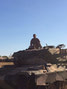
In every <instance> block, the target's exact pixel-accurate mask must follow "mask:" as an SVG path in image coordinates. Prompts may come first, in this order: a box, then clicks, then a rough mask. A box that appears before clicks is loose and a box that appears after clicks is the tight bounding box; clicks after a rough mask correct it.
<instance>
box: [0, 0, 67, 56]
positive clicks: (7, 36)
mask: <svg viewBox="0 0 67 89" xmlns="http://www.w3.org/2000/svg"><path fill="white" fill-rule="evenodd" d="M34 33H35V34H37V38H39V39H40V41H41V44H42V46H45V44H46V43H47V44H48V45H55V46H57V45H58V44H61V43H64V44H65V45H66V46H67V0H0V55H9V54H13V52H16V51H19V50H23V49H26V48H28V47H29V44H30V40H31V39H32V35H33V34H34Z"/></svg>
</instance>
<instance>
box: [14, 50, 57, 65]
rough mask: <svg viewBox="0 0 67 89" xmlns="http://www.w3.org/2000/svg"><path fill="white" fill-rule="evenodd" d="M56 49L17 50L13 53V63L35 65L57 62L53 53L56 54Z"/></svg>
mask: <svg viewBox="0 0 67 89" xmlns="http://www.w3.org/2000/svg"><path fill="white" fill-rule="evenodd" d="M57 50H58V49H52V50H51V49H44V48H43V49H32V50H24V51H18V52H15V53H14V54H13V57H14V63H15V65H18V66H19V65H21V66H22V65H37V64H44V63H45V62H46V63H57V60H56V58H55V56H54V55H53V54H57V53H58V52H57Z"/></svg>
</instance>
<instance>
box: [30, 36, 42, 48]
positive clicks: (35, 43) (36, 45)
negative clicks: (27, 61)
mask: <svg viewBox="0 0 67 89" xmlns="http://www.w3.org/2000/svg"><path fill="white" fill-rule="evenodd" d="M29 48H30V49H39V48H42V46H41V44H40V40H39V39H38V38H36V34H33V38H32V40H31V42H30V47H29Z"/></svg>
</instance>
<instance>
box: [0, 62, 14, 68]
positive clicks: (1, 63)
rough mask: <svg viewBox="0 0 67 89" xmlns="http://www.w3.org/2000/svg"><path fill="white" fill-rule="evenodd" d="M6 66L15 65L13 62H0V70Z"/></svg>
mask: <svg viewBox="0 0 67 89" xmlns="http://www.w3.org/2000/svg"><path fill="white" fill-rule="evenodd" d="M5 65H14V63H13V62H0V68H2V67H3V66H5Z"/></svg>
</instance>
